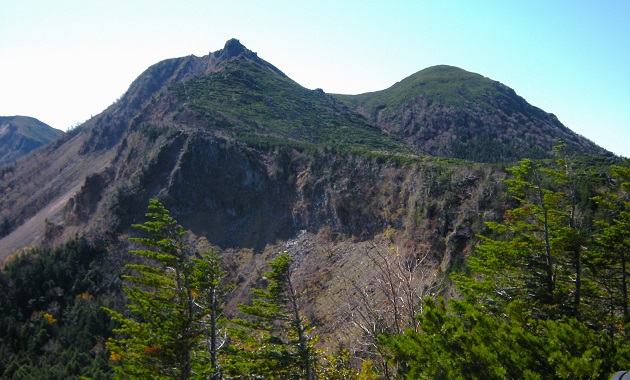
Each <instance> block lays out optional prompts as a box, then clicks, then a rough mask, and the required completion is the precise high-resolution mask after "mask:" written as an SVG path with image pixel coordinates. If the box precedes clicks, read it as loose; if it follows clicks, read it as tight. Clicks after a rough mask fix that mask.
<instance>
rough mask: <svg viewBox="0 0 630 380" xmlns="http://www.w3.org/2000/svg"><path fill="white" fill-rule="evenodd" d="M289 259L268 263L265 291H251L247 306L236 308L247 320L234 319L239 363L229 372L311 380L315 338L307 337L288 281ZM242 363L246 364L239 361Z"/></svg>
mask: <svg viewBox="0 0 630 380" xmlns="http://www.w3.org/2000/svg"><path fill="white" fill-rule="evenodd" d="M291 262H292V259H291V257H290V256H289V255H287V254H281V255H279V256H278V257H277V258H275V259H274V260H271V261H270V262H269V266H270V267H271V270H270V271H269V272H267V273H265V275H264V277H265V279H266V280H267V281H268V282H269V284H268V286H267V287H266V288H265V289H253V290H252V292H253V294H254V296H255V298H254V299H253V300H252V304H251V305H240V306H239V310H240V311H241V312H243V313H244V314H245V315H246V316H247V318H246V319H241V320H238V321H237V322H238V324H239V325H240V326H243V327H245V330H241V331H240V342H239V343H238V344H237V348H238V350H239V351H238V352H237V355H238V356H239V358H240V359H239V360H240V362H238V363H237V362H235V365H234V366H233V372H234V373H238V372H239V371H240V372H241V373H243V372H244V373H246V374H248V375H258V376H263V377H264V378H269V379H276V378H281V379H293V378H295V379H309V380H310V379H314V378H315V374H314V364H315V350H314V347H313V345H314V343H315V341H316V338H315V337H313V336H311V335H310V332H311V329H310V328H309V327H308V325H307V324H306V321H305V320H304V318H303V316H302V315H301V311H300V308H299V306H298V298H299V296H298V293H297V289H296V288H295V286H294V284H293V280H292V278H291ZM243 361H246V362H243Z"/></svg>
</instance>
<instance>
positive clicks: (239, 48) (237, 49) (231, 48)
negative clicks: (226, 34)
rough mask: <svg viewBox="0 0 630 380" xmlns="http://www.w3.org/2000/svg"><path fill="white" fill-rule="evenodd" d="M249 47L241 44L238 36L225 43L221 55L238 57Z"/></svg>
mask: <svg viewBox="0 0 630 380" xmlns="http://www.w3.org/2000/svg"><path fill="white" fill-rule="evenodd" d="M247 51H248V50H247V48H246V47H245V46H243V44H241V42H240V41H239V40H237V39H236V38H232V39H230V40H228V41H227V42H226V43H225V46H224V47H223V50H222V52H221V57H222V58H224V59H230V58H232V57H236V56H238V55H239V54H241V53H245V52H247Z"/></svg>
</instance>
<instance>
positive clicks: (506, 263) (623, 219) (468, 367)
mask: <svg viewBox="0 0 630 380" xmlns="http://www.w3.org/2000/svg"><path fill="white" fill-rule="evenodd" d="M556 152H557V154H558V159H557V161H556V163H557V165H556V166H555V167H554V168H542V167H541V166H540V165H539V164H537V163H534V162H532V161H530V160H523V161H522V162H520V163H519V165H517V166H515V167H513V168H512V169H511V170H510V171H511V173H512V174H513V177H512V178H511V179H509V180H506V183H507V184H508V187H509V191H510V193H511V194H512V195H513V196H514V198H515V200H516V202H517V203H516V207H514V208H512V209H509V210H507V211H506V213H505V217H504V221H503V222H502V223H488V225H489V227H490V229H491V231H492V232H493V234H492V237H490V236H481V242H480V244H479V245H478V246H477V249H476V251H475V255H473V256H471V257H470V258H469V261H468V263H469V270H470V273H468V274H465V273H459V274H455V275H453V276H452V278H453V279H454V280H455V282H456V284H457V287H458V289H459V290H460V291H461V293H462V295H463V298H462V299H461V300H454V299H451V300H449V301H448V303H446V302H444V301H443V300H440V301H438V302H435V301H434V300H432V299H426V300H425V302H424V306H425V312H424V313H423V314H422V315H421V316H420V317H419V323H420V329H419V330H407V331H406V332H404V333H403V334H398V335H382V336H381V344H382V345H384V346H385V347H387V348H388V349H389V350H390V355H391V363H392V365H394V366H395V368H397V369H398V374H399V376H401V377H404V378H409V379H421V378H426V379H448V378H462V379H474V378H484V379H505V378H508V379H517V378H530V379H568V378H571V379H574V378H593V379H607V378H609V376H610V375H611V373H613V372H614V370H615V369H623V368H628V367H629V366H630V341H629V340H628V328H629V327H630V325H629V322H630V320H629V319H628V288H627V282H628V279H629V278H630V271H629V270H628V269H629V268H628V265H627V257H626V254H625V252H626V251H627V248H628V242H627V241H628V237H629V236H630V223H629V222H630V218H628V215H629V214H628V212H627V209H628V207H629V206H630V203H629V202H628V199H629V195H630V194H629V192H628V190H630V171H629V170H628V168H627V167H621V166H613V167H612V171H613V175H614V176H615V177H616V178H617V180H618V181H619V183H620V184H621V189H619V188H615V187H612V188H608V190H607V191H606V192H604V193H603V194H602V195H600V196H598V197H596V198H595V200H596V201H597V202H598V203H600V204H605V205H606V206H607V208H608V209H609V210H612V213H613V215H615V216H614V217H613V218H612V219H611V218H607V220H608V222H604V221H602V220H599V221H597V223H596V224H597V225H599V227H598V228H596V227H594V225H593V220H592V219H591V218H592V215H591V214H590V213H589V212H588V211H587V210H581V209H580V207H581V206H580V204H581V203H582V202H580V199H579V198H580V192H582V191H583V189H582V188H581V186H579V185H578V184H579V183H580V181H578V179H579V178H580V177H581V176H580V175H578V174H583V173H579V172H577V171H575V169H576V166H575V165H574V163H572V162H571V160H570V159H568V158H567V157H566V155H564V154H563V152H564V151H563V147H562V146H559V147H558V149H557V151H556ZM591 185H593V183H591ZM606 200H610V202H607V201H606Z"/></svg>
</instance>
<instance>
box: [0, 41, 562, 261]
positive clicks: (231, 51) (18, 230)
mask: <svg viewBox="0 0 630 380" xmlns="http://www.w3.org/2000/svg"><path fill="white" fill-rule="evenodd" d="M427 70H428V72H429V73H431V72H432V71H433V72H435V71H438V72H442V74H441V75H443V74H444V73H443V71H444V70H446V71H453V70H456V71H457V72H458V73H459V74H460V75H463V76H464V77H466V78H472V79H471V80H472V81H473V82H474V81H479V80H482V81H483V83H484V84H486V85H488V83H489V84H490V85H491V86H495V87H496V86H498V85H497V84H495V82H493V81H490V80H488V79H484V78H483V77H481V76H480V75H478V74H475V75H473V76H470V75H469V74H467V72H465V71H464V70H461V69H455V68H452V67H446V66H444V67H437V68H433V69H425V70H423V71H424V74H426V73H427ZM423 71H421V72H419V73H423ZM419 75H420V74H415V75H412V76H411V77H409V78H406V79H404V80H402V81H401V82H399V83H397V84H395V85H394V86H392V87H391V88H393V89H394V90H395V91H399V90H400V89H401V88H402V89H403V90H404V89H405V86H408V85H410V86H411V87H413V86H414V85H416V84H417V82H418V80H417V78H418V76H419ZM420 76H422V75H420ZM410 78H411V79H410ZM480 78H481V79H480ZM447 79H448V78H447ZM451 85H452V83H450V82H448V80H447V81H446V82H445V83H443V86H446V87H448V86H451ZM446 87H445V88H446ZM391 88H390V91H387V90H383V91H382V92H379V93H378V94H376V95H378V96H377V97H374V93H368V94H364V95H362V96H355V97H351V96H345V97H344V96H341V95H330V94H326V93H324V92H323V91H321V90H308V89H306V88H304V87H302V86H300V85H299V84H297V83H296V82H294V81H293V80H291V79H290V78H288V77H287V76H286V75H285V74H284V73H282V71H280V70H279V69H277V68H276V67H275V66H273V65H272V64H270V63H267V62H266V61H264V60H262V59H261V58H259V57H258V55H257V54H256V53H253V52H251V51H249V50H248V49H247V48H245V47H244V46H243V45H242V44H241V43H240V42H239V41H238V40H235V39H232V40H229V41H228V42H227V43H226V45H225V47H224V48H223V49H221V50H218V51H215V52H211V53H209V54H208V55H206V56H203V57H194V56H188V57H181V58H172V59H168V60H164V61H161V62H159V63H156V64H155V65H152V66H151V67H149V68H148V69H147V70H145V72H143V73H142V74H141V75H140V76H139V77H138V78H137V79H136V80H135V81H134V82H132V84H131V85H130V87H129V89H128V91H127V92H126V93H125V94H124V95H123V96H122V97H121V98H120V99H119V100H118V101H117V102H115V103H114V104H112V105H111V106H110V107H108V108H107V109H106V110H104V111H103V112H102V113H100V114H99V115H96V116H95V117H93V118H91V119H90V120H88V121H87V122H86V123H84V124H83V125H81V126H79V127H77V128H76V129H75V130H73V131H71V132H70V133H68V134H67V135H66V136H64V137H63V138H61V139H59V140H58V141H57V142H56V143H55V144H53V145H49V146H47V147H45V148H44V149H43V150H40V151H39V152H37V153H35V154H31V155H29V156H27V157H26V158H25V160H24V161H23V162H21V164H20V165H19V166H18V167H17V168H16V169H15V171H14V172H12V173H9V174H7V175H6V176H5V177H4V178H3V179H2V181H1V182H0V186H1V187H0V189H2V190H3V191H4V193H5V197H4V198H3V200H2V211H1V214H0V221H1V222H2V225H3V226H4V227H3V230H2V231H0V232H2V233H0V251H2V252H4V255H5V256H4V257H6V256H7V255H8V254H10V252H12V251H14V250H16V249H20V248H22V247H25V246H27V245H29V244H30V243H31V242H33V241H35V242H42V241H48V242H49V243H55V242H61V241H63V239H65V238H68V237H70V236H73V235H75V234H77V233H80V234H82V233H87V232H88V231H101V232H102V233H105V234H108V233H121V232H124V230H125V229H126V228H128V224H129V223H131V222H134V221H136V219H135V218H137V217H138V215H142V210H143V208H142V205H143V204H146V202H147V201H148V199H149V198H150V197H166V198H168V197H169V196H170V195H169V192H170V191H171V190H169V189H171V188H170V187H169V186H174V185H175V184H177V183H180V182H181V181H184V182H185V181H186V180H182V179H181V174H178V173H181V172H180V171H179V169H178V168H181V167H183V166H182V165H183V164H184V161H182V160H183V159H185V158H186V157H187V156H186V155H187V154H189V153H191V152H192V150H191V149H193V147H194V146H197V144H198V143H193V141H199V140H198V139H199V136H206V137H203V139H202V140H203V141H215V142H214V143H212V144H218V146H224V147H225V148H221V150H220V151H221V152H224V153H222V154H227V152H229V151H230V150H229V149H228V147H230V146H232V147H234V149H237V150H238V151H239V152H241V154H245V155H254V156H255V157H257V159H256V160H255V161H256V162H257V163H256V164H255V165H254V166H256V167H258V166H259V165H262V166H261V168H262V167H264V168H266V169H265V170H267V174H265V175H264V176H266V177H268V178H272V179H277V178H285V176H288V177H286V178H285V181H289V182H290V183H292V184H293V185H292V186H297V183H296V182H295V181H297V180H298V179H299V178H302V179H303V178H306V177H305V176H306V175H307V173H310V172H312V170H311V169H308V170H307V168H308V166H309V165H315V163H314V162H312V163H310V164H308V165H306V166H307V168H306V169H305V168H301V169H300V167H299V166H295V164H293V163H291V162H285V160H286V159H284V158H283V159H280V158H279V157H281V156H277V155H278V154H279V153H270V152H273V151H274V150H276V151H278V152H282V151H284V150H283V149H289V150H291V149H297V151H298V152H299V151H302V152H304V154H305V155H306V156H309V155H312V154H314V153H308V152H317V151H321V150H324V151H330V152H337V153H335V154H342V155H347V154H351V152H355V153H356V154H358V156H359V157H361V156H365V157H372V158H370V159H374V160H376V161H377V162H380V165H390V164H391V163H392V162H394V163H395V162H398V163H403V162H408V163H414V162H416V163H417V164H418V165H422V162H423V161H422V160H423V157H424V159H428V160H429V162H430V160H432V158H430V157H427V155H429V154H430V153H432V149H433V145H438V146H439V144H437V142H439V141H437V140H439V139H433V140H431V139H429V140H428V141H429V142H428V143H423V144H420V143H419V142H418V141H422V140H418V139H416V140H414V138H415V135H414V134H408V135H405V133H401V131H403V132H404V131H405V128H404V127H405V125H406V124H405V123H403V122H399V121H400V120H401V119H402V118H405V117H406V118H408V119H409V120H411V122H410V123H407V124H413V123H414V118H413V117H409V113H410V112H411V113H413V112H414V111H421V109H420V107H421V106H422V105H423V104H424V105H427V106H431V104H434V103H436V102H437V101H435V100H432V99H428V98H427V97H424V98H423V97H422V96H420V97H418V96H417V94H416V93H415V92H414V93H411V92H410V93H409V98H410V99H409V102H408V103H404V102H401V103H399V108H400V106H401V105H402V107H406V108H405V109H406V110H407V111H409V112H407V111H405V112H407V114H405V112H402V113H396V112H394V111H396V110H395V108H396V107H394V106H390V109H386V108H382V109H380V111H379V112H380V114H381V117H380V119H379V120H372V119H374V115H375V113H374V112H372V111H374V110H375V109H377V108H378V106H379V105H380V103H379V102H380V100H382V98H379V96H380V95H383V94H392V92H391V91H392V90H391ZM407 91H411V90H407ZM440 91H441V92H442V93H443V92H444V90H440ZM506 91H507V90H506ZM460 92H461V93H464V94H465V93H466V92H465V91H463V90H462V91H460ZM508 92H509V91H508ZM456 94H457V92H456ZM510 94H511V93H509V94H508V95H510ZM411 95H413V96H411ZM460 95H461V94H460ZM450 97H451V98H453V96H452V95H451V96H450ZM496 98H497V96H495V97H491V98H490V100H488V102H490V101H494V100H496V102H497V104H498V103H500V102H499V101H498V100H497V99H496ZM374 99H375V100H376V102H375V103H374V104H376V106H374V105H370V101H372V100H374ZM397 99H400V97H398V98H397ZM454 99H455V100H456V101H459V100H457V96H455V97H454ZM385 104H386V105H387V104H389V103H385ZM391 104H394V103H391ZM489 104H490V103H489ZM361 107H363V111H361ZM449 107H450V108H449ZM452 107H453V106H452V104H450V105H449V104H446V105H443V104H440V105H439V106H438V107H437V110H438V111H440V112H441V114H439V115H440V117H441V118H442V119H444V120H447V121H448V120H450V121H449V122H448V123H450V124H449V125H453V124H455V125H456V124H457V123H458V122H459V121H458V120H457V119H456V118H455V119H454V118H452V117H451V118H449V117H450V116H449V112H455V111H453V109H452ZM355 109H356V110H357V112H355ZM444 109H446V111H448V112H444ZM388 112H393V113H392V114H391V115H390V116H388ZM462 112H463V114H464V115H466V113H465V112H464V111H462ZM501 112H503V111H501ZM455 113H456V114H457V112H455ZM503 113H505V114H506V117H507V113H506V112H503ZM420 114H422V115H425V116H426V112H425V113H424V114H423V113H422V112H420ZM405 115H406V116H405ZM473 116H474V115H473ZM377 119H378V118H377ZM429 121H431V122H432V123H433V124H432V123H428V125H429V126H430V127H436V126H439V123H435V122H434V120H433V119H431V118H429ZM416 124H417V123H416ZM397 125H398V126H402V127H399V128H397V127H396V126H397ZM434 129H435V128H434ZM454 132H457V129H455V130H453V131H450V130H447V133H450V134H451V135H453V136H451V140H454V141H457V138H455V137H457V136H456V135H454V134H453V133H454ZM434 140H436V141H434ZM550 140H551V139H547V140H545V141H546V142H549V141H550ZM414 141H415V143H414ZM431 144H433V145H431ZM444 146H445V147H449V145H444ZM501 146H503V147H504V150H505V151H511V149H510V146H509V145H505V144H504V145H501ZM282 147H284V148H282ZM505 147H507V148H505ZM280 148H282V149H280ZM230 149H232V148H230ZM279 149H280V150H279ZM449 149H450V150H449ZM453 149H454V148H453V147H452V146H450V148H448V149H446V148H444V149H443V151H444V152H445V154H443V155H437V156H438V157H444V158H451V157H457V155H455V154H449V153H452V151H453ZM549 149H551V148H550V147H549ZM516 151H517V152H519V151H518V150H516ZM522 151H523V150H522V149H521V151H520V152H521V153H522ZM248 152H249V153H248ZM438 153H440V152H439V151H438ZM543 153H545V152H543ZM208 154H209V153H208ZM216 154H217V153H213V154H212V155H210V156H207V155H201V156H200V157H201V158H200V160H202V161H203V160H207V159H210V157H216ZM302 155H303V154H298V155H297V156H298V157H299V156H302ZM499 157H501V158H505V159H508V158H509V159H517V158H520V156H514V155H512V156H507V157H502V156H500V155H499ZM457 158H468V159H469V158H470V157H469V156H465V157H457ZM260 160H262V161H260ZM278 160H279V161H278ZM237 161H239V160H237ZM307 161H308V160H307ZM330 161H331V162H334V161H335V160H330ZM243 162H246V161H243ZM247 162H249V161H247ZM252 162H254V161H252ZM280 162H283V164H282V165H280V166H278V165H279V163H280ZM205 165H209V166H212V165H213V164H211V163H206V164H205ZM243 165H244V166H243V167H236V168H235V169H234V170H236V171H237V172H238V171H239V170H244V168H247V167H250V165H253V164H250V163H247V164H245V163H243ZM317 165H321V163H317ZM455 165H468V164H464V163H461V164H455ZM195 167H196V168H197V170H199V171H200V172H204V171H206V170H208V169H207V166H206V167H205V168H204V166H203V165H202V166H199V167H197V166H195ZM215 169H216V168H215ZM215 169H213V170H215ZM305 170H306V171H305ZM345 170H350V169H349V168H347V169H345ZM193 172H194V171H191V172H190V173H193ZM213 173H215V174H214V175H218V174H216V173H217V172H216V171H214V172H213ZM260 173H263V172H262V171H261V172H260ZM250 174H251V173H250ZM178 175H179V176H180V177H178ZM260 175H262V174H260ZM348 175H350V174H348ZM187 180H188V181H194V179H193V178H190V179H187ZM376 180H377V179H376V178H372V177H371V181H376ZM230 181H231V180H230ZM230 181H227V182H226V183H231V182H230ZM243 183H244V184H241V185H237V184H235V186H245V187H247V186H250V185H252V184H253V183H255V182H247V181H245V182H243ZM190 186H191V187H192V188H199V187H198V186H197V185H194V184H192V183H191V184H190ZM331 186H332V185H331ZM173 189H174V188H173ZM199 189H200V191H201V189H203V188H199ZM292 191H293V190H292ZM330 191H332V190H330ZM256 194H258V193H256ZM193 195H194V194H188V195H187V196H188V197H193ZM224 196H225V197H228V196H229V193H225V194H224ZM257 196H261V194H258V195H257ZM295 196H297V195H295ZM301 196H303V195H300V197H301ZM180 198H181V199H183V198H182V197H180ZM193 198H194V197H193ZM173 199H175V200H173V202H172V203H171V205H174V206H175V207H176V208H177V201H176V199H177V198H173ZM305 199H308V197H307V198H305ZM132 200H133V202H132ZM203 202H210V203H209V204H221V202H222V201H221V202H219V201H217V200H208V199H205V200H204V201H203ZM230 202H231V201H230ZM230 202H228V203H230ZM260 202H262V201H260ZM296 202H297V201H296ZM307 204H308V202H307ZM319 204H320V206H315V205H311V206H308V207H306V206H304V207H306V209H308V208H309V207H311V208H313V207H314V208H317V207H321V205H323V204H325V203H321V202H320V203H319ZM121 206H124V207H123V208H120V207H121ZM125 207H127V208H125ZM344 207H346V206H344ZM232 209H233V210H236V209H234V208H232ZM298 209H299V210H302V211H299V212H298V211H295V212H297V213H298V214H299V213H300V212H303V211H304V210H305V209H304V208H303V207H302V206H300V207H299V208H298ZM189 210H190V211H191V212H194V211H195V210H193V209H189ZM285 211H286V212H288V209H286V208H285ZM230 212H231V213H232V211H230ZM327 212H328V213H329V212H332V213H333V214H335V213H336V211H330V210H329V211H327ZM372 212H374V211H372ZM342 214H344V215H345V214H346V213H345V212H342ZM97 215H98V217H97ZM371 218H373V216H370V217H368V218H367V219H368V220H370V219H371ZM228 219H229V218H227V219H225V218H218V219H217V221H219V220H228ZM237 219H238V218H237ZM289 219H291V220H307V219H308V220H313V219H312V217H310V216H308V217H307V216H306V215H302V216H295V215H294V216H291V217H290V218H289ZM342 219H344V218H342ZM246 220H247V218H245V219H241V222H242V223H245V221H246ZM344 220H346V222H339V223H338V224H339V227H338V228H339V231H346V232H344V233H347V232H348V231H358V229H359V227H356V226H355V227H352V228H349V227H348V226H345V227H343V226H344V225H345V224H344V223H350V221H351V220H353V219H352V217H350V216H348V217H347V218H346V219H344ZM374 220H378V218H377V219H374ZM27 222H29V223H28V224H27ZM370 223H372V224H373V225H377V226H380V227H379V228H381V227H383V226H385V225H386V224H387V223H386V222H384V221H383V220H381V221H379V222H378V223H376V222H374V221H373V222H370ZM374 223H376V224H374ZM290 225H291V226H292V227H291V228H290V230H294V229H295V228H298V225H300V223H297V224H295V223H294V222H291V223H290ZM317 225H320V224H317ZM41 226H44V228H43V229H44V230H42V227H41ZM302 227H305V225H301V227H300V228H302ZM217 228H218V229H219V230H222V227H217ZM354 233H358V232H353V234H354ZM273 235H274V233H273V232H271V231H270V232H269V236H270V238H268V239H266V240H265V241H273V240H274V238H273ZM359 235H360V233H359ZM370 235H372V234H370ZM278 236H279V235H278ZM282 236H285V235H282ZM286 236H288V235H286ZM234 245H235V246H238V242H237V241H236V243H234Z"/></svg>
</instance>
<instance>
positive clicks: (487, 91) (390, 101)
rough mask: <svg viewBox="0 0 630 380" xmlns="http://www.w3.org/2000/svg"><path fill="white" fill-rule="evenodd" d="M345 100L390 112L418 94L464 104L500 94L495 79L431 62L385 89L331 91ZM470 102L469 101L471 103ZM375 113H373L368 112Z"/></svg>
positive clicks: (482, 103)
mask: <svg viewBox="0 0 630 380" xmlns="http://www.w3.org/2000/svg"><path fill="white" fill-rule="evenodd" d="M335 96H336V97H337V98H339V99H340V100H342V101H344V102H345V103H347V104H349V105H352V106H354V107H356V106H357V105H361V106H362V107H365V108H366V109H370V110H374V112H378V111H379V110H384V112H386V113H387V112H394V111H395V110H398V109H399V108H400V107H402V106H404V105H406V104H409V102H410V101H411V100H412V99H414V98H416V97H418V96H422V97H426V98H427V99H431V101H432V102H436V103H439V104H441V105H443V106H452V107H460V106H463V105H466V106H467V107H470V106H478V107H482V108H488V109H489V108H491V107H492V106H491V105H490V104H489V100H490V98H491V97H504V96H505V95H504V94H502V93H501V92H500V91H498V83H497V82H495V81H493V80H491V79H488V78H485V77H483V76H481V75H479V74H474V73H471V72H468V71H465V70H462V69H459V68H457V67H452V66H434V67H429V68H427V69H424V70H422V71H419V72H417V73H415V74H413V75H411V76H409V77H407V78H405V79H403V80H401V81H400V82H398V83H396V84H395V85H393V86H391V87H390V88H388V89H385V90H381V91H376V92H368V93H365V94H361V95H335ZM471 102H472V103H471ZM372 116H376V115H372Z"/></svg>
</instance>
